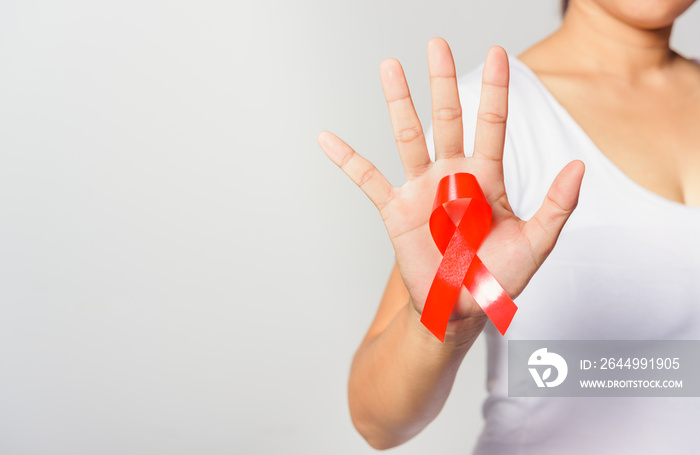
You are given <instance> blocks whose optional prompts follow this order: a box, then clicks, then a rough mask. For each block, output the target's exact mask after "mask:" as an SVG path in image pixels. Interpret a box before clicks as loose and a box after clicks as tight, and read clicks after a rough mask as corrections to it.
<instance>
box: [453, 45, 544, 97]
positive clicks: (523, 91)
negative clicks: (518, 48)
mask: <svg viewBox="0 0 700 455" xmlns="http://www.w3.org/2000/svg"><path fill="white" fill-rule="evenodd" d="M508 62H509V70H510V82H509V87H508V89H509V98H511V97H513V96H515V97H517V98H523V97H525V98H535V97H537V96H540V97H541V96H542V95H544V93H543V92H542V87H541V86H540V85H541V84H540V83H539V82H538V79H537V76H535V74H534V73H533V72H532V71H531V70H530V69H529V68H528V67H527V66H526V65H525V64H524V63H522V62H521V61H520V60H518V59H517V58H516V57H512V56H510V57H509V58H508ZM483 70H484V64H483V63H481V64H480V65H479V66H477V67H475V68H474V69H472V70H471V71H469V72H468V73H466V74H463V75H461V76H459V77H458V78H457V85H458V88H459V95H460V99H461V100H462V102H463V103H464V102H474V100H476V102H477V103H478V101H479V94H480V92H481V75H482V72H483Z"/></svg>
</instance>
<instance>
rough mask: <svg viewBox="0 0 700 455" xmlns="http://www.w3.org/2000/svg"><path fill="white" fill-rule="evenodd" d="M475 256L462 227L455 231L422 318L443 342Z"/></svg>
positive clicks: (430, 291) (424, 307) (434, 280)
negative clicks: (453, 309) (461, 230)
mask: <svg viewBox="0 0 700 455" xmlns="http://www.w3.org/2000/svg"><path fill="white" fill-rule="evenodd" d="M475 257H476V252H475V251H474V249H473V248H471V247H470V246H469V244H468V243H467V242H466V240H465V239H464V237H463V236H462V233H461V232H460V230H459V229H457V230H455V231H454V235H453V236H452V238H451V239H450V243H449V244H448V245H447V249H446V250H445V254H444V256H443V257H442V262H440V267H439V268H438V271H437V273H436V274H435V278H434V279H433V283H432V284H431V285H430V290H429V291H428V297H427V298H426V299H425V305H424V306H423V313H422V314H421V319H420V320H421V322H422V323H423V325H424V326H425V327H427V329H428V330H430V332H431V333H432V334H433V335H435V336H436V337H437V338H438V339H439V340H440V341H441V342H444V341H445V332H446V331H447V324H448V323H449V321H450V314H451V313H452V308H453V307H454V305H455V303H456V302H457V298H458V297H459V293H460V291H461V290H462V284H463V283H464V280H465V278H466V276H467V272H468V270H469V266H470V264H471V263H472V259H473V258H475Z"/></svg>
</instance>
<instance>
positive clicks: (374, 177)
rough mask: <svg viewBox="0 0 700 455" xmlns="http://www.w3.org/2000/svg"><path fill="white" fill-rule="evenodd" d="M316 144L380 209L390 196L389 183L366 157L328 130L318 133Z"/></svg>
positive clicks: (390, 188) (391, 188) (390, 187)
mask: <svg viewBox="0 0 700 455" xmlns="http://www.w3.org/2000/svg"><path fill="white" fill-rule="evenodd" d="M318 145H320V146H321V149H322V150H323V151H324V152H325V154H326V155H328V158H330V159H331V161H333V162H334V163H335V164H336V165H338V167H339V168H340V169H342V170H343V172H345V174H347V176H348V177H350V180H352V181H353V182H355V184H356V185H357V186H359V187H360V189H361V190H362V191H363V192H364V193H365V194H366V195H367V197H368V198H369V200H370V201H372V203H373V204H374V205H375V206H376V207H377V209H379V211H381V210H382V209H383V208H384V207H385V206H386V204H387V202H389V199H390V198H391V191H392V190H393V187H392V186H391V183H389V181H388V180H387V179H386V178H385V177H384V176H383V175H382V173H381V172H379V169H377V168H376V167H374V165H373V164H372V163H370V162H369V161H368V160H367V159H365V158H363V157H362V156H360V154H359V153H357V152H356V151H354V150H353V149H352V148H351V147H350V146H349V145H348V144H346V143H345V142H343V141H342V140H341V139H340V138H339V137H338V136H336V135H334V134H333V133H329V132H328V131H323V132H321V133H320V134H319V135H318Z"/></svg>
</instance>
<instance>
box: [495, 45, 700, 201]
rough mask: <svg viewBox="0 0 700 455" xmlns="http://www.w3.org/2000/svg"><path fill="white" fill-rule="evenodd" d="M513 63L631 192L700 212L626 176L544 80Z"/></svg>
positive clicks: (528, 68) (647, 198) (530, 70)
mask: <svg viewBox="0 0 700 455" xmlns="http://www.w3.org/2000/svg"><path fill="white" fill-rule="evenodd" d="M509 60H510V62H511V63H515V64H516V66H517V67H518V68H520V69H521V70H522V71H523V72H524V73H525V74H526V75H527V76H528V77H529V78H530V79H531V80H532V81H533V83H535V85H537V87H538V88H539V89H540V91H541V92H542V93H543V94H544V96H545V97H546V98H547V100H548V102H549V103H550V104H551V105H552V106H553V107H554V109H555V110H557V111H558V112H559V113H560V114H561V116H562V117H563V118H564V119H565V120H566V121H567V122H568V123H569V125H571V127H572V128H573V129H574V130H575V131H576V132H577V133H578V135H579V136H581V138H582V139H583V140H584V141H585V142H586V143H587V144H588V146H589V148H590V149H591V150H592V151H593V155H594V156H595V157H596V158H597V159H598V161H600V162H601V163H603V165H604V166H605V167H607V168H608V170H609V171H610V172H612V173H613V174H615V175H616V176H617V177H618V179H619V180H620V181H621V182H623V183H624V184H625V185H626V186H627V187H628V188H629V189H630V190H632V191H634V192H635V193H637V194H638V195H639V196H641V197H643V198H644V199H646V200H648V201H649V202H650V203H654V204H656V205H659V206H662V207H665V208H669V209H672V210H676V211H680V212H684V213H696V212H700V205H697V206H695V205H686V204H683V203H680V202H677V201H673V200H671V199H668V198H666V197H664V196H661V195H660V194H658V193H655V192H654V191H652V190H650V189H648V188H646V187H645V186H643V185H641V184H639V183H637V182H636V181H635V180H633V179H632V178H630V177H629V176H628V175H627V174H625V173H624V172H623V171H622V170H621V169H620V168H619V167H617V165H616V164H615V163H613V162H612V160H610V158H608V156H607V155H605V153H603V152H602V151H601V150H600V148H599V147H598V146H597V145H596V143H595V142H593V139H591V137H590V136H589V135H588V133H587V132H586V131H585V130H584V129H583V127H582V126H581V125H580V124H579V123H578V122H577V121H576V120H575V119H574V118H573V116H572V115H571V114H570V113H569V111H568V110H567V109H566V108H565V107H564V106H562V104H561V103H560V102H559V100H558V99H557V98H556V97H555V96H554V95H553V94H552V92H550V91H549V89H548V88H547V87H546V86H545V85H544V83H543V82H542V80H541V79H540V78H539V76H537V74H535V72H534V71H533V70H532V69H530V67H529V66H527V65H526V64H525V63H523V62H522V61H521V60H520V59H518V58H517V57H512V56H511V57H509Z"/></svg>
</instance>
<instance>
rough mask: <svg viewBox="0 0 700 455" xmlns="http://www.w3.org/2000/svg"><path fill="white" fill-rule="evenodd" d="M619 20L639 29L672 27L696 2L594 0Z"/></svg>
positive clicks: (687, 0)
mask: <svg viewBox="0 0 700 455" xmlns="http://www.w3.org/2000/svg"><path fill="white" fill-rule="evenodd" d="M593 1H594V2H595V3H598V4H599V5H600V6H601V7H602V8H604V9H605V10H607V11H608V12H609V13H611V14H613V15H614V16H616V17H617V18H618V19H620V20H623V21H624V22H626V23H628V24H630V25H633V26H635V27H638V28H643V29H647V30H656V29H661V28H666V27H670V26H671V25H673V22H674V21H675V20H676V19H677V18H678V16H680V15H681V14H683V12H684V11H685V10H687V9H688V8H690V6H691V5H692V4H693V3H695V0H593Z"/></svg>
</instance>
